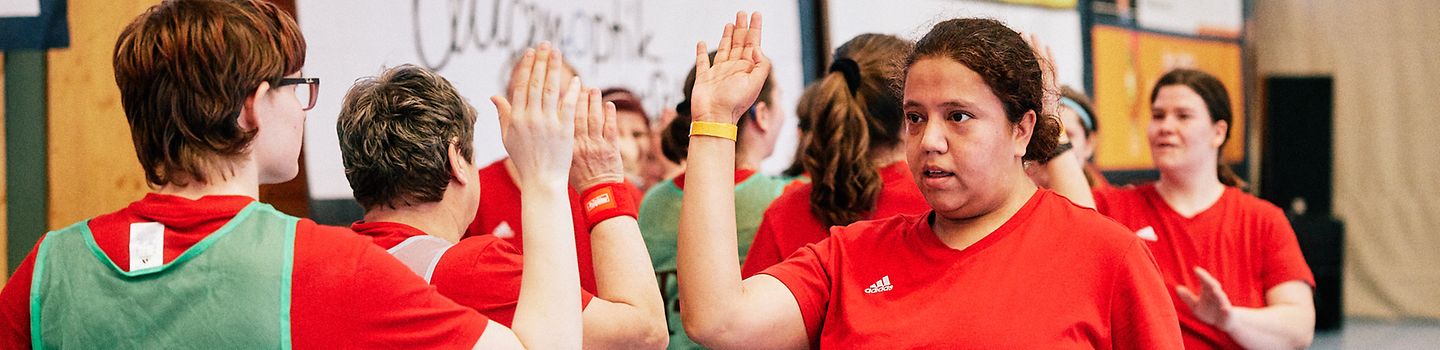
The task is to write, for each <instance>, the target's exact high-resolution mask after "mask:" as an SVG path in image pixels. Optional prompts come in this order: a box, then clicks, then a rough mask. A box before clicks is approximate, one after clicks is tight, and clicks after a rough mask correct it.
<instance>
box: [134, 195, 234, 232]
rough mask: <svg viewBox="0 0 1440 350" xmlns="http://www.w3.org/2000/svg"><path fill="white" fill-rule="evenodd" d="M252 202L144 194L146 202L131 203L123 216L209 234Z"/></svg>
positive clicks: (227, 198) (214, 197) (231, 197)
mask: <svg viewBox="0 0 1440 350" xmlns="http://www.w3.org/2000/svg"><path fill="white" fill-rule="evenodd" d="M254 201H255V199H254V198H250V197H247V196H238V195H211V196H203V197H200V198H199V199H189V198H185V197H180V196H175V195H168V194H160V193H147V194H145V198H142V199H140V200H139V201H135V202H133V203H130V207H128V208H126V210H125V211H126V212H127V213H125V214H129V215H132V216H133V217H134V218H135V219H138V220H137V221H152V222H158V223H160V224H161V225H165V227H166V228H168V229H170V230H173V231H175V232H182V233H204V234H209V233H210V231H214V230H215V229H218V228H220V226H222V225H224V223H225V222H228V221H229V220H230V219H231V218H232V217H234V216H235V214H238V213H239V212H240V210H242V209H245V206H247V205H250V203H251V202H254ZM217 223H218V224H217Z"/></svg>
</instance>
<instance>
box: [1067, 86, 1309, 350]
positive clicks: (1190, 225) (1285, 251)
mask: <svg viewBox="0 0 1440 350" xmlns="http://www.w3.org/2000/svg"><path fill="white" fill-rule="evenodd" d="M1150 104H1151V113H1152V114H1151V115H1152V118H1151V120H1150V125H1149V127H1148V128H1147V129H1146V134H1147V136H1148V137H1149V139H1150V155H1151V157H1153V158H1154V160H1155V166H1156V167H1157V168H1159V170H1160V181H1157V182H1155V183H1151V184H1144V185H1139V186H1127V187H1123V188H1104V189H1097V190H1096V191H1095V203H1096V209H1097V210H1099V211H1100V213H1101V214H1105V215H1108V216H1110V217H1111V218H1114V219H1115V220H1116V221H1119V222H1120V223H1121V224H1124V225H1125V226H1126V227H1128V228H1129V229H1131V230H1134V232H1135V235H1137V236H1139V237H1141V238H1142V239H1144V240H1145V241H1146V243H1148V245H1149V247H1150V251H1151V253H1153V254H1154V255H1155V257H1156V260H1157V261H1159V263H1160V271H1161V272H1162V273H1163V274H1164V276H1165V285H1166V286H1167V287H1169V288H1170V289H1172V290H1173V291H1174V293H1175V294H1174V308H1175V309H1176V310H1177V312H1179V315H1180V329H1181V330H1182V331H1183V334H1184V337H1185V347H1186V348H1189V349H1241V348H1263V349H1280V348H1288V349H1301V348H1305V347H1308V346H1309V345H1310V341H1311V340H1312V338H1313V337H1314V331H1315V304H1314V300H1313V299H1312V293H1313V288H1314V286H1315V278H1314V276H1313V275H1312V274H1311V272H1310V267H1309V265H1307V264H1306V263H1305V259H1304V257H1303V256H1301V254H1300V245H1299V243H1298V242H1297V240H1296V237H1295V231H1294V229H1292V228H1291V227H1290V222H1289V221H1288V220H1287V219H1286V218H1285V214H1284V212H1283V211H1281V210H1280V208H1277V207H1275V205H1272V204H1270V203H1269V202H1266V201H1264V200H1261V199H1260V198H1256V197H1255V196H1252V195H1249V194H1246V193H1245V192H1244V190H1242V189H1241V188H1240V187H1239V186H1243V183H1244V182H1243V181H1242V180H1240V179H1239V177H1238V176H1237V175H1235V173H1234V172H1232V171H1229V168H1228V167H1226V166H1225V165H1224V164H1222V163H1220V149H1221V147H1222V146H1224V145H1225V142H1226V141H1227V140H1228V139H1229V134H1230V125H1231V122H1233V117H1232V116H1231V106H1230V95H1229V93H1228V92H1227V91H1226V90H1225V85H1224V84H1222V83H1221V82H1220V80H1219V79H1216V78H1215V77H1214V76H1211V75H1210V74H1207V73H1205V72H1201V71H1197V70H1190V69H1177V70H1174V71H1171V72H1169V73H1166V74H1165V75H1164V76H1162V77H1160V80H1159V81H1158V82H1156V83H1155V88H1154V90H1151V92H1150Z"/></svg>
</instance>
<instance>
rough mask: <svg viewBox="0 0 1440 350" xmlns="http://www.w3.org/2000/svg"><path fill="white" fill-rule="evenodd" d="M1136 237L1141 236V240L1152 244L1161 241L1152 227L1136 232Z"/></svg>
mask: <svg viewBox="0 0 1440 350" xmlns="http://www.w3.org/2000/svg"><path fill="white" fill-rule="evenodd" d="M1135 235H1136V236H1140V239H1143V240H1147V241H1151V242H1156V241H1159V240H1160V236H1157V235H1155V228H1154V227H1150V226H1145V228H1142V229H1139V230H1136V231H1135Z"/></svg>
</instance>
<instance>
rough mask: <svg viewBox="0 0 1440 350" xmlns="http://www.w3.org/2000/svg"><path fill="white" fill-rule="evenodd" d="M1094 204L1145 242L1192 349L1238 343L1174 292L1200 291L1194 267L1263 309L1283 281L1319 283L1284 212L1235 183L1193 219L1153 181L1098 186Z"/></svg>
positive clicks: (1233, 296) (1233, 299) (1235, 298)
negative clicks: (1168, 200) (1270, 293)
mask: <svg viewBox="0 0 1440 350" xmlns="http://www.w3.org/2000/svg"><path fill="white" fill-rule="evenodd" d="M1095 204H1096V209H1097V210H1099V211H1100V213H1102V214H1105V215H1108V216H1110V217H1112V218H1115V220H1116V221H1119V222H1120V223H1121V224H1123V225H1125V226H1126V227H1128V228H1129V229H1130V230H1131V232H1134V233H1133V234H1135V235H1137V236H1139V237H1142V239H1144V240H1145V241H1146V243H1148V244H1147V245H1148V246H1149V247H1150V252H1151V253H1152V254H1154V255H1155V261H1156V262H1158V263H1159V264H1160V272H1161V273H1162V274H1163V275H1164V276H1165V286H1166V287H1167V289H1169V292H1170V293H1171V296H1172V297H1173V298H1174V300H1175V301H1174V304H1175V309H1176V310H1178V312H1179V314H1180V328H1181V330H1182V331H1183V332H1184V335H1185V347H1186V348H1188V349H1211V348H1215V349H1239V348H1240V345H1239V344H1236V343H1235V341H1234V340H1232V339H1230V336H1229V335H1228V334H1226V333H1225V332H1224V331H1221V330H1220V329H1218V328H1215V327H1212V326H1210V325H1207V324H1205V322H1203V321H1200V319H1198V318H1195V315H1194V313H1192V312H1191V311H1190V308H1189V307H1187V306H1185V303H1184V302H1182V301H1180V299H1179V298H1178V297H1177V296H1175V295H1174V293H1175V287H1176V286H1186V287H1188V288H1190V289H1191V290H1196V291H1198V290H1200V288H1201V284H1200V281H1199V280H1198V279H1197V278H1196V277H1195V273H1194V272H1193V267H1195V266H1199V267H1202V268H1204V269H1205V270H1206V271H1209V272H1210V274H1211V275H1213V276H1215V278H1216V279H1218V280H1220V286H1221V287H1222V288H1224V289H1225V294H1226V295H1228V296H1229V297H1230V303H1231V304H1234V305H1235V306H1242V307H1263V306H1265V305H1266V302H1265V292H1266V291H1268V290H1270V288H1271V287H1274V286H1275V285H1278V284H1281V283H1285V282H1289V281H1302V282H1305V283H1306V284H1309V285H1311V286H1314V285H1315V278H1314V277H1313V276H1312V275H1311V274H1310V266H1309V265H1306V263H1305V258H1304V257H1303V256H1302V255H1301V254H1300V244H1299V242H1298V241H1296V239H1295V230H1294V229H1292V228H1290V222H1289V221H1288V220H1287V219H1286V218H1285V214H1284V212H1282V211H1281V210H1280V208H1277V207H1275V206H1274V205H1271V204H1270V203H1269V202H1265V201H1263V200H1261V199H1259V198H1255V197H1254V196H1251V195H1248V194H1245V193H1244V192H1241V191H1240V190H1239V189H1236V188H1234V187H1226V188H1225V193H1224V194H1222V195H1220V200H1219V201H1217V202H1215V204H1214V205H1213V206H1211V207H1210V208H1209V209H1205V211H1202V212H1200V213H1199V214H1196V215H1195V216H1194V217H1191V218H1185V217H1183V216H1180V214H1179V213H1176V212H1175V210H1174V209H1172V208H1170V205H1169V204H1166V203H1165V200H1164V199H1163V198H1161V197H1160V193H1159V192H1156V191H1155V186H1154V185H1153V184H1150V185H1144V186H1130V187H1123V188H1108V189H1101V190H1097V191H1095Z"/></svg>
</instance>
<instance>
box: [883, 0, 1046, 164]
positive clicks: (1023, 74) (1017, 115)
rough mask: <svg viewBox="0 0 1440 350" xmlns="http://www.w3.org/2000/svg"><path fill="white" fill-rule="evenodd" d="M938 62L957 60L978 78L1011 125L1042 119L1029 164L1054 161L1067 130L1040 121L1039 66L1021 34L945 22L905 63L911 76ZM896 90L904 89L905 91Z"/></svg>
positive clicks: (999, 26) (989, 24)
mask: <svg viewBox="0 0 1440 350" xmlns="http://www.w3.org/2000/svg"><path fill="white" fill-rule="evenodd" d="M934 57H945V58H949V59H952V60H955V62H959V63H960V64H962V65H965V67H966V68H970V70H973V71H975V73H976V74H979V75H980V78H981V79H984V80H985V85H987V86H989V87H990V91H992V92H994V93H995V96H996V97H999V98H1000V103H1001V104H1004V105H1005V115H1006V117H1007V118H1008V119H1010V122H1011V123H1019V122H1020V119H1021V118H1022V117H1024V116H1025V113H1026V112H1030V111H1034V112H1035V113H1036V114H1037V117H1038V118H1036V119H1037V120H1036V121H1035V130H1034V134H1032V136H1031V137H1030V144H1029V145H1028V146H1026V147H1025V156H1024V157H1023V159H1024V160H1027V161H1046V160H1049V158H1050V157H1051V156H1053V155H1054V153H1055V150H1056V149H1057V148H1058V146H1059V140H1060V133H1061V132H1063V131H1064V130H1063V129H1062V128H1061V127H1060V121H1059V120H1058V118H1048V117H1046V116H1038V114H1040V113H1043V112H1042V110H1041V98H1042V96H1044V93H1045V92H1044V83H1043V80H1042V73H1041V68H1040V61H1039V60H1038V59H1037V58H1036V57H1035V53H1034V52H1033V51H1031V49H1030V45H1029V44H1027V43H1026V42H1025V40H1024V39H1022V38H1021V37H1020V33H1017V32H1015V31H1014V30H1011V29H1010V27H1006V26H1005V24H1003V23H1000V22H999V21H996V20H993V19H987V18H956V19H951V20H948V21H944V22H940V23H939V24H936V25H935V26H934V27H932V28H931V29H930V32H929V33H926V34H925V37H923V38H920V41H918V42H916V43H915V51H913V52H911V53H910V57H909V58H907V59H906V60H905V70H906V72H907V73H908V72H909V70H910V67H912V66H914V64H915V62H917V61H919V60H921V59H926V58H934ZM895 88H897V89H902V88H903V85H901V86H897V87H895Z"/></svg>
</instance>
